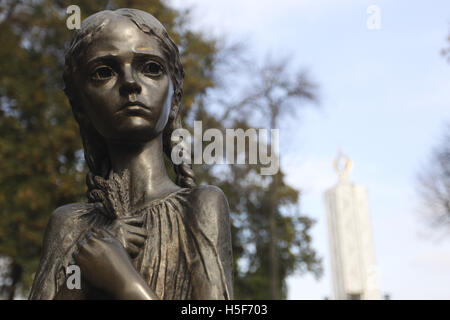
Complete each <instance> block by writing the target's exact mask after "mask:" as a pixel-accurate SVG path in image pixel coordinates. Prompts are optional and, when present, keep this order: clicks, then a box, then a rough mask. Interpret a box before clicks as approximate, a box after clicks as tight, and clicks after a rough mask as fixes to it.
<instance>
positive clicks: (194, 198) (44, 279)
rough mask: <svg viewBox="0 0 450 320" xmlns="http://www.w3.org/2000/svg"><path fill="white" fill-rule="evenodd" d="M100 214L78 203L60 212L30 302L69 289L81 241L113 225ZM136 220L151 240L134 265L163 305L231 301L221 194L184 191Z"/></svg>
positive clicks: (87, 292) (87, 293)
mask: <svg viewBox="0 0 450 320" xmlns="http://www.w3.org/2000/svg"><path fill="white" fill-rule="evenodd" d="M199 199H200V200H201V201H199ZM199 203H200V205H198V204H199ZM100 209H103V208H102V205H101V204H98V203H95V204H92V203H77V204H70V205H67V206H64V207H61V208H58V209H57V210H55V212H54V213H53V214H52V216H51V218H50V222H49V224H48V225H47V229H46V234H45V237H44V243H43V250H42V255H41V260H40V264H39V267H38V270H37V272H36V274H35V278H34V282H33V286H32V289H31V293H30V299H54V298H55V296H56V295H57V293H58V291H59V290H61V289H62V288H63V286H65V285H66V281H67V278H68V273H67V267H68V266H70V265H71V264H73V263H74V260H73V253H74V251H75V250H76V249H77V243H78V241H80V240H81V239H83V237H85V236H86V233H87V232H88V231H89V230H90V229H91V228H93V227H95V228H99V227H101V228H105V229H107V228H108V227H109V226H110V225H111V218H110V217H108V216H107V215H104V214H102V212H104V210H100ZM132 215H133V216H143V217H144V221H145V222H144V226H145V228H146V230H147V235H148V237H147V239H146V241H145V243H144V245H143V247H141V250H140V253H139V254H138V256H137V257H136V258H134V259H133V260H132V262H133V264H134V266H135V268H136V270H137V271H138V272H139V273H140V275H141V276H142V277H143V279H144V280H145V281H146V283H147V284H148V286H149V287H150V288H151V289H152V290H153V291H154V292H155V294H156V295H157V296H158V297H159V298H160V299H176V300H183V299H232V295H233V291H232V252H231V237H230V224H229V214H228V204H227V202H226V198H225V197H224V195H223V193H222V191H221V190H220V189H218V188H216V187H212V186H201V187H196V188H192V189H191V188H184V189H180V190H178V191H176V192H173V193H171V194H169V195H168V196H166V197H164V198H162V199H157V200H154V201H152V202H150V203H149V204H147V205H146V206H145V207H143V208H140V209H138V210H136V211H134V212H133V213H132ZM73 290H77V289H73ZM81 290H82V291H83V296H84V298H86V299H101V298H108V296H106V295H102V294H99V293H98V291H97V290H96V289H95V288H91V287H90V286H89V284H86V283H83V285H82V288H81ZM74 296H77V295H76V294H75V295H74Z"/></svg>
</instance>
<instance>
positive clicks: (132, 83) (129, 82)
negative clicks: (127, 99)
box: [119, 65, 142, 96]
mask: <svg viewBox="0 0 450 320" xmlns="http://www.w3.org/2000/svg"><path fill="white" fill-rule="evenodd" d="M119 90H120V94H121V95H122V96H128V95H130V94H132V93H135V94H139V93H141V90H142V87H141V85H140V84H139V83H138V82H137V81H136V79H135V76H134V74H133V71H132V69H131V67H130V66H129V65H128V66H125V68H124V73H123V82H122V85H121V86H120V89H119Z"/></svg>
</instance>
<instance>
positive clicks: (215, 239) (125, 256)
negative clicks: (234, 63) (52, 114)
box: [30, 9, 233, 300]
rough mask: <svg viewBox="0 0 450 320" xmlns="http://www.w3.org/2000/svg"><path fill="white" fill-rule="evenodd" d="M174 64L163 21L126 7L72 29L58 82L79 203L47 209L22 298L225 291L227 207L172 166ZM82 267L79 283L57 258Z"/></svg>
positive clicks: (176, 117) (176, 116) (228, 277)
mask: <svg viewBox="0 0 450 320" xmlns="http://www.w3.org/2000/svg"><path fill="white" fill-rule="evenodd" d="M183 78H184V71H183V67H182V65H181V62H180V57H179V52H178V49H177V46H176V45H175V43H174V42H173V41H172V40H171V39H170V37H169V36H168V34H167V32H166V30H165V29H164V27H163V26H162V25H161V23H160V22H159V21H158V20H156V19H155V18H154V17H153V16H152V15H150V14H148V13H146V12H143V11H140V10H134V9H118V10H115V11H101V12H98V13H96V14H94V15H92V16H90V17H88V18H86V19H85V20H84V21H83V23H82V26H81V29H79V30H76V31H75V32H74V35H73V39H72V41H71V43H70V45H69V47H68V50H67V53H66V68H65V70H64V82H65V92H66V94H67V96H68V98H69V100H70V103H71V106H72V110H73V113H74V116H75V119H76V120H77V122H78V123H79V126H80V133H81V138H82V140H83V147H84V152H85V159H86V162H87V164H88V169H89V172H88V174H87V179H86V181H87V186H88V192H87V195H88V202H87V203H75V204H68V205H66V206H63V207H60V208H58V209H56V210H55V211H54V212H53V213H52V214H51V217H50V221H49V223H48V226H47V230H46V234H45V238H44V243H43V250H42V256H41V261H40V265H39V268H38V270H37V272H36V275H35V279H34V283H33V287H32V290H31V293H30V299H146V300H147V299H150V300H151V299H232V297H233V289H232V252H231V236H230V221H229V208H228V203H227V200H226V197H225V196H224V194H223V192H222V191H221V190H220V189H219V188H216V187H213V186H196V184H195V182H194V173H193V171H192V168H191V167H190V166H189V165H188V164H186V163H182V164H179V165H175V164H173V167H174V171H175V172H176V174H177V179H176V182H173V181H172V180H171V179H170V178H169V176H168V174H167V171H166V167H165V163H164V153H165V154H166V155H168V157H169V159H170V158H171V150H172V147H173V144H174V142H173V141H171V134H172V132H173V131H174V130H176V129H177V128H181V119H180V114H181V98H182V86H183ZM73 264H75V265H77V266H79V268H80V270H81V276H82V278H81V279H82V282H81V288H80V289H69V288H68V286H67V283H66V282H67V278H68V273H67V268H68V267H69V266H70V265H73Z"/></svg>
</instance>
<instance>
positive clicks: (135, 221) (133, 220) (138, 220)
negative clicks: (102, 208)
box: [120, 216, 145, 226]
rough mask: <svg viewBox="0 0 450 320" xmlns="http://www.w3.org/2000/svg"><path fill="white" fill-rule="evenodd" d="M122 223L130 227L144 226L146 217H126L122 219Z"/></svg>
mask: <svg viewBox="0 0 450 320" xmlns="http://www.w3.org/2000/svg"><path fill="white" fill-rule="evenodd" d="M120 221H121V222H124V223H126V224H129V225H132V226H142V225H143V224H144V221H145V217H144V216H139V217H126V218H121V219H120Z"/></svg>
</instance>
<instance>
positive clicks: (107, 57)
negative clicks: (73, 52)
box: [87, 53, 118, 65]
mask: <svg viewBox="0 0 450 320" xmlns="http://www.w3.org/2000/svg"><path fill="white" fill-rule="evenodd" d="M117 58H118V56H117V55H115V54H111V53H109V54H105V55H102V56H95V57H93V58H91V59H89V60H88V62H87V65H90V64H92V63H95V62H96V61H101V60H110V61H111V60H113V61H115V60H117Z"/></svg>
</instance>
